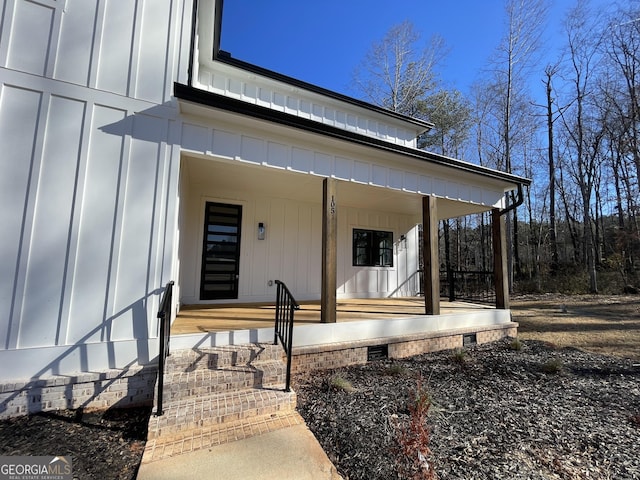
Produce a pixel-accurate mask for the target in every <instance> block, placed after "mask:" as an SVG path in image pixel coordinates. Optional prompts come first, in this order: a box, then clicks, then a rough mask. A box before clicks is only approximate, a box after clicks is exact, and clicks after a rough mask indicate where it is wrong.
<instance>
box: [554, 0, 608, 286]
mask: <svg viewBox="0 0 640 480" xmlns="http://www.w3.org/2000/svg"><path fill="white" fill-rule="evenodd" d="M593 21H597V16H595V15H594V14H593V12H591V11H590V9H589V7H588V3H587V2H586V1H579V2H578V3H577V5H576V7H574V8H573V9H572V10H571V11H570V12H569V14H568V15H567V18H566V21H565V28H566V33H567V47H568V52H567V53H568V60H567V64H568V65H567V72H568V73H567V81H568V82H569V83H570V85H571V92H572V101H573V102H575V105H574V106H573V107H572V108H571V109H569V110H568V111H567V112H565V113H563V115H562V118H563V123H564V126H565V129H566V132H567V135H568V138H569V141H570V144H571V154H572V159H571V160H572V161H571V162H570V163H569V166H570V171H571V174H572V177H573V180H574V181H575V183H576V185H577V186H578V188H579V191H580V197H581V206H582V212H581V213H582V223H583V237H584V255H583V258H584V259H585V263H586V267H587V272H588V275H589V290H590V291H591V292H593V293H596V292H597V291H598V283H597V274H596V248H595V247H596V245H595V240H596V239H595V235H594V231H593V225H592V215H591V202H592V197H593V194H594V184H595V181H596V176H597V173H598V161H599V160H600V148H601V145H602V140H603V137H604V128H603V124H604V122H605V120H604V119H602V118H596V115H597V109H596V108H595V106H596V100H595V99H594V96H593V94H594V89H595V86H596V84H595V82H596V73H597V70H596V69H597V65H598V61H599V58H598V48H599V39H598V38H597V37H596V36H594V31H597V30H595V26H594V24H593V23H591V22H593Z"/></svg>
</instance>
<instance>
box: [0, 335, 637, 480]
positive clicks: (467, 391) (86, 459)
mask: <svg viewBox="0 0 640 480" xmlns="http://www.w3.org/2000/svg"><path fill="white" fill-rule="evenodd" d="M515 346H516V345H513V344H512V343H511V342H510V341H502V342H498V343H494V344H490V345H483V346H473V347H469V348H467V349H465V350H464V351H457V352H452V351H448V352H439V353H433V354H428V355H422V356H417V357H412V358H408V359H403V360H394V361H391V360H379V361H375V362H370V363H368V364H367V365H362V366H357V367H349V368H343V369H339V370H334V371H327V372H316V373H314V374H311V375H307V376H305V377H298V378H296V379H295V389H296V391H297V393H298V410H299V411H300V413H301V414H302V416H303V417H304V419H305V421H306V422H307V425H308V426H309V428H310V429H311V430H312V431H313V433H314V434H315V435H316V437H317V438H318V440H319V442H320V443H321V445H322V446H323V448H324V449H325V451H326V452H327V454H328V455H329V457H330V458H331V460H332V461H333V462H334V464H335V465H336V467H337V468H338V471H339V472H340V473H341V474H342V475H343V477H344V478H345V479H347V480H356V479H367V480H375V479H381V480H382V479H384V480H390V479H394V478H395V479H400V478H403V479H408V478H429V477H428V475H427V473H434V474H435V475H436V476H437V478H439V479H441V480H448V479H487V480H488V479H492V480H495V479H509V480H514V479H523V480H524V479H527V480H538V479H540V480H541V479H572V480H573V479H581V480H582V479H584V480H587V479H589V480H592V479H615V480H620V479H622V480H624V479H640V455H638V445H639V444H640V365H638V364H637V363H634V361H633V360H625V359H621V358H617V357H609V356H602V355H597V354H592V353H585V352H582V351H579V350H576V349H572V348H561V349H559V348H556V347H554V346H553V345H550V344H548V343H544V342H539V341H525V342H522V345H521V349H520V350H516V349H514V347H515ZM417 399H422V400H423V401H424V400H425V399H426V400H428V407H429V408H428V413H427V414H426V415H425V416H424V417H421V418H422V420H424V421H420V422H418V423H417V424H416V422H414V423H411V421H410V420H411V410H412V408H411V407H412V406H414V405H416V404H417V403H419V402H417ZM421 405H423V406H424V405H425V404H424V402H423V403H421ZM149 415H150V409H148V408H143V409H121V410H109V411H106V412H101V413H99V412H94V413H86V412H81V411H75V412H74V411H61V412H55V413H42V414H38V415H32V416H28V417H19V418H14V419H10V420H3V421H0V455H71V457H72V459H73V470H74V474H75V475H74V476H75V478H78V479H81V480H83V479H134V478H135V476H136V472H137V469H138V466H139V463H140V460H141V457H142V452H143V449H144V444H145V439H146V428H147V421H148V417H149ZM414 418H415V417H414ZM409 427H411V428H409ZM403 435H404V436H403ZM400 438H403V439H404V440H403V442H401V441H399V439H400ZM425 439H426V441H425ZM426 467H428V470H427V469H426Z"/></svg>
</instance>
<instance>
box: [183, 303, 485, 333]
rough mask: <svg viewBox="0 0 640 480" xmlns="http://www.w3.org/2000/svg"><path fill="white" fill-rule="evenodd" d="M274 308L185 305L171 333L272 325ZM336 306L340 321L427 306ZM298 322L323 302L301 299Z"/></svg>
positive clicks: (465, 308) (457, 306) (457, 307)
mask: <svg viewBox="0 0 640 480" xmlns="http://www.w3.org/2000/svg"><path fill="white" fill-rule="evenodd" d="M275 308H276V307H275V305H274V304H273V303H260V304H256V303H252V304H224V305H221V304H219V305H185V306H182V308H181V310H180V313H178V316H177V318H176V320H175V322H174V323H173V325H172V326H171V334H172V335H181V334H189V333H206V332H223V331H229V330H246V329H253V328H265V327H271V326H273V322H274V318H275ZM484 309H493V306H489V305H483V304H475V303H467V302H448V301H446V300H441V304H440V313H441V314H455V313H462V312H469V311H473V310H484ZM336 310H337V320H338V323H341V322H354V321H358V320H376V319H384V318H387V319H388V318H406V317H413V316H416V315H424V311H425V306H424V298H423V297H404V298H365V299H363V298H354V299H341V300H338V303H337V309H336ZM295 323H296V324H298V325H299V324H314V323H320V302H318V301H310V302H300V310H298V311H296V313H295Z"/></svg>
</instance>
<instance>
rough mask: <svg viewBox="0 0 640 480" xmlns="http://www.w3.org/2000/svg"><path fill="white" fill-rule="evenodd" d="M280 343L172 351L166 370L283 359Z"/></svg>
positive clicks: (215, 366)
mask: <svg viewBox="0 0 640 480" xmlns="http://www.w3.org/2000/svg"><path fill="white" fill-rule="evenodd" d="M282 358H283V350H282V347H281V346H279V345H271V344H257V343H256V344H246V345H228V346H221V347H206V348H198V349H190V350H176V351H172V352H171V354H170V355H169V357H167V364H166V372H168V373H171V372H190V371H194V370H200V369H204V370H215V369H217V368H222V367H229V366H236V365H248V364H255V363H259V362H264V361H271V360H282Z"/></svg>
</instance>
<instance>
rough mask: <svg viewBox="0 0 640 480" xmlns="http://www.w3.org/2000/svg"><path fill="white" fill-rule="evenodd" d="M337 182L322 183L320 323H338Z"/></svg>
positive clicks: (329, 179) (333, 180)
mask: <svg viewBox="0 0 640 480" xmlns="http://www.w3.org/2000/svg"><path fill="white" fill-rule="evenodd" d="M337 183H338V182H337V180H335V179H333V178H325V179H324V180H323V182H322V293H321V300H320V321H321V322H322V323H336V285H337V270H338V263H337V262H338V210H337V203H338V202H337V188H336V187H337Z"/></svg>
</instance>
